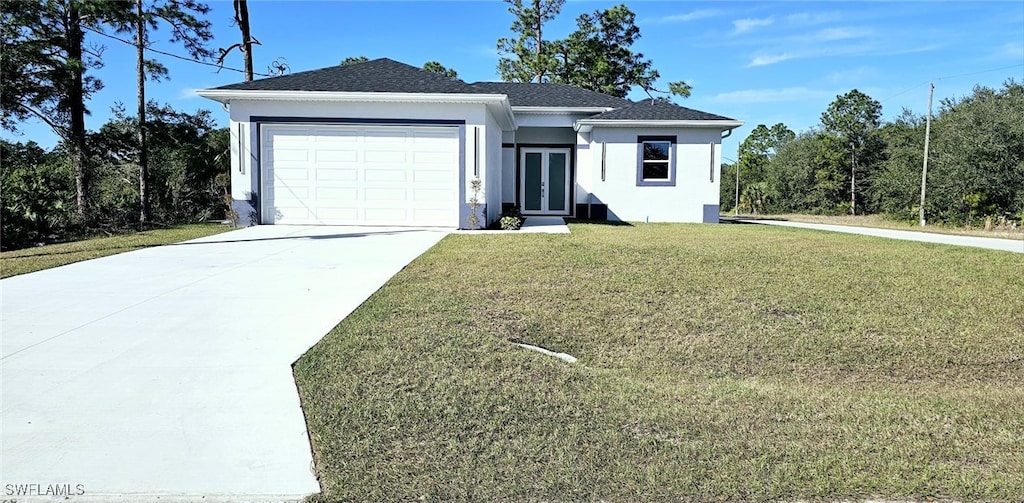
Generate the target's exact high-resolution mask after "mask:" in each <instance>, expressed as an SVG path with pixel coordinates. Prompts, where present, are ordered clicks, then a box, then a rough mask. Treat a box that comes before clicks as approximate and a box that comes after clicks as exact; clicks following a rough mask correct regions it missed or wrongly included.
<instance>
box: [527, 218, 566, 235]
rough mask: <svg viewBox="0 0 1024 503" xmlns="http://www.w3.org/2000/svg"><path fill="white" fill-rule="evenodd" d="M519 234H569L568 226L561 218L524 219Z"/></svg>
mask: <svg viewBox="0 0 1024 503" xmlns="http://www.w3.org/2000/svg"><path fill="white" fill-rule="evenodd" d="M519 231H520V232H526V233H537V234H569V226H568V225H565V219H564V218H562V217H526V220H524V221H523V227H522V228H520V229H519Z"/></svg>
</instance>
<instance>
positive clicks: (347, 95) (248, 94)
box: [196, 89, 517, 131]
mask: <svg viewBox="0 0 1024 503" xmlns="http://www.w3.org/2000/svg"><path fill="white" fill-rule="evenodd" d="M196 94H198V95H199V96H202V97H204V98H208V99H211V100H214V101H218V102H220V103H224V104H228V103H230V102H231V101H232V100H246V101H334V102H339V101H340V102H379V101H386V102H391V103H465V104H482V105H486V106H487V107H488V109H489V110H491V112H492V113H493V114H494V117H495V119H497V120H498V123H499V124H500V125H501V127H502V129H504V130H507V131H510V130H514V129H515V128H516V127H517V125H516V120H515V116H514V115H513V113H512V107H511V106H510V105H509V102H508V97H507V96H505V95H504V94H480V93H382V92H348V91H345V92H342V91H270V90H254V89H202V90H198V91H196Z"/></svg>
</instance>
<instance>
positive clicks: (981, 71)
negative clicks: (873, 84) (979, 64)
mask: <svg viewBox="0 0 1024 503" xmlns="http://www.w3.org/2000/svg"><path fill="white" fill-rule="evenodd" d="M1022 66H1024V63H1020V64H1016V65H1008V66H1001V67H999V68H989V69H988V70H980V71H977V72H970V73H961V74H958V75H946V76H945V77H935V78H933V79H931V80H926V81H924V82H922V83H920V84H917V85H916V86H913V87H910V88H907V89H904V90H902V91H900V92H898V93H896V94H894V95H892V96H889V97H888V98H885V99H884V100H881V101H879V103H885V102H886V101H889V100H891V99H893V98H895V97H897V96H901V95H904V94H906V93H909V92H910V91H913V90H914V89H917V88H919V87H922V86H926V85H928V84H930V83H932V82H934V81H937V80H944V79H955V78H958V77H968V76H971V75H980V74H982V73H989V72H997V71H999V70H1007V69H1009V68H1018V67H1022Z"/></svg>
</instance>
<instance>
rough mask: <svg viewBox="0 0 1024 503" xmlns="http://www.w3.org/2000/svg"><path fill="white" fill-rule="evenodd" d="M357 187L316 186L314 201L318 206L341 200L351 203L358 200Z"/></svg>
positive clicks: (329, 204)
mask: <svg viewBox="0 0 1024 503" xmlns="http://www.w3.org/2000/svg"><path fill="white" fill-rule="evenodd" d="M359 199H360V198H359V188H357V187H322V186H321V187H317V188H316V201H317V205H318V206H331V205H332V204H331V203H336V202H339V201H340V202H343V203H345V204H352V203H353V202H355V201H359Z"/></svg>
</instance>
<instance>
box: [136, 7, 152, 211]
mask: <svg viewBox="0 0 1024 503" xmlns="http://www.w3.org/2000/svg"><path fill="white" fill-rule="evenodd" d="M142 1H143V0H136V3H135V8H136V11H135V14H136V16H138V18H137V19H136V20H135V44H136V46H137V47H136V53H135V54H136V71H137V72H138V75H136V85H137V86H138V93H139V130H138V131H136V138H137V140H138V142H139V227H140V228H141V229H142V230H145V226H146V224H147V223H149V159H148V157H149V156H148V152H146V17H145V11H143V5H142Z"/></svg>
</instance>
